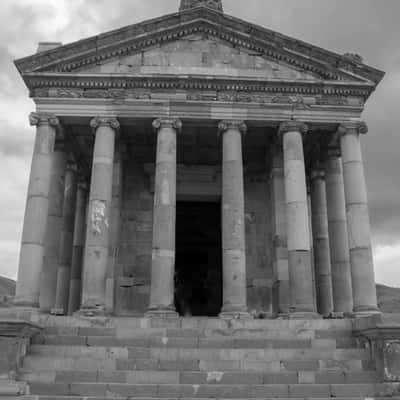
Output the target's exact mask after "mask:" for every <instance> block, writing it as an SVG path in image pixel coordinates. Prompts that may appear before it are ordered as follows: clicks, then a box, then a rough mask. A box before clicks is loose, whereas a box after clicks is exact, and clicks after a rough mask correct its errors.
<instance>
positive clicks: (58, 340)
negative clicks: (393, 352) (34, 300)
mask: <svg viewBox="0 0 400 400" xmlns="http://www.w3.org/2000/svg"><path fill="white" fill-rule="evenodd" d="M32 344H38V345H47V346H105V347H176V348H219V349H226V348H234V349H243V348H261V349H262V348H270V349H279V348H280V349H301V348H321V347H324V348H325V347H328V348H342V349H344V348H346V349H347V348H356V347H357V343H356V340H355V339H352V338H338V339H333V338H332V339H330V338H318V339H265V338H264V339H261V338H251V337H250V338H234V337H232V338H229V337H207V338H205V337H204V338H202V337H168V336H153V337H151V336H150V337H142V338H116V337H113V336H79V335H76V336H72V335H59V336H57V335H37V336H36V337H34V338H33V340H32Z"/></svg>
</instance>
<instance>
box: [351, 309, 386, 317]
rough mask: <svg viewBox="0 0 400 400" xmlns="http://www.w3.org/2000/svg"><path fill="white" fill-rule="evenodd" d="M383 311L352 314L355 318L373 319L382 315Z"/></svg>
mask: <svg viewBox="0 0 400 400" xmlns="http://www.w3.org/2000/svg"><path fill="white" fill-rule="evenodd" d="M381 314H382V311H380V310H368V311H354V312H353V314H352V317H353V318H366V317H373V316H374V315H381Z"/></svg>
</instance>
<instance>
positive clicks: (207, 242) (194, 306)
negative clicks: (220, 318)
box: [175, 202, 222, 317]
mask: <svg viewBox="0 0 400 400" xmlns="http://www.w3.org/2000/svg"><path fill="white" fill-rule="evenodd" d="M221 246H222V241H221V204H220V203H206V202H204V203H203V202H202V203H199V202H178V203H177V208H176V264H175V306H176V310H177V311H178V312H179V314H180V315H182V316H208V317H213V316H217V315H218V314H219V313H220V311H221V306H222V247H221Z"/></svg>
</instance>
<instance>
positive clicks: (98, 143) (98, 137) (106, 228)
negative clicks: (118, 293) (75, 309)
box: [81, 118, 119, 315]
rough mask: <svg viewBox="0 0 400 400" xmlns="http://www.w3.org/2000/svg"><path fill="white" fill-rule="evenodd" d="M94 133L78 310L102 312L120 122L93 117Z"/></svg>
mask: <svg viewBox="0 0 400 400" xmlns="http://www.w3.org/2000/svg"><path fill="white" fill-rule="evenodd" d="M90 125H91V127H92V128H93V129H94V130H95V144H94V153H93V166H92V178H91V184H90V196H89V212H88V214H89V215H88V226H87V231H86V243H85V255H84V268H83V289H82V305H81V311H82V312H84V313H87V314H89V315H90V314H95V313H104V312H105V310H106V305H105V287H106V274H107V264H108V252H109V244H110V243H109V240H110V208H111V194H112V179H113V163H114V148H115V136H116V132H117V131H118V129H119V123H118V121H117V120H116V119H114V118H94V119H93V120H92V121H91V123H90Z"/></svg>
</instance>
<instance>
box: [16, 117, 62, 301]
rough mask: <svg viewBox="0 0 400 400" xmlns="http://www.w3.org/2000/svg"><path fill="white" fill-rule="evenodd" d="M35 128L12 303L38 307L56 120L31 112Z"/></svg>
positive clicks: (57, 123) (57, 124)
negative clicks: (14, 294)
mask: <svg viewBox="0 0 400 400" xmlns="http://www.w3.org/2000/svg"><path fill="white" fill-rule="evenodd" d="M29 119H30V124H31V125H33V126H36V127H37V130H36V139H35V144H34V150H33V157H32V164H31V173H30V178H29V186H28V197H27V202H26V209H25V217H24V227H23V232H22V243H21V251H20V257H19V269H18V279H17V288H16V296H15V300H14V304H15V305H17V306H26V307H39V293H40V279H41V272H42V268H43V258H44V257H43V256H44V245H45V236H46V226H47V215H48V211H49V192H50V180H51V166H52V158H53V157H52V156H53V151H54V143H55V138H56V128H57V127H58V126H59V121H58V119H57V118H56V117H55V116H54V115H48V114H38V113H32V114H31V115H30V118H29Z"/></svg>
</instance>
